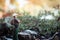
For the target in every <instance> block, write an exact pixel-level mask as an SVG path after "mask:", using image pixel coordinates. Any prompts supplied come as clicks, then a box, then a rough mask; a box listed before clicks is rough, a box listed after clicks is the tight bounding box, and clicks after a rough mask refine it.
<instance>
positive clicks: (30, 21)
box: [18, 11, 60, 34]
mask: <svg viewBox="0 0 60 40" xmlns="http://www.w3.org/2000/svg"><path fill="white" fill-rule="evenodd" d="M43 15H45V16H46V15H53V16H54V13H51V12H48V13H46V12H45V13H40V12H39V14H38V16H37V17H35V16H31V15H29V14H28V12H24V13H23V16H18V19H20V20H21V23H20V24H19V31H21V30H25V29H31V28H32V27H38V28H39V30H40V31H41V32H40V33H42V34H44V33H45V32H50V33H51V32H52V31H53V32H56V31H57V27H59V28H60V25H59V24H60V23H58V21H57V19H58V17H59V16H54V17H55V19H54V20H48V19H45V18H44V19H41V17H42V16H43ZM59 15H60V11H59ZM58 25H59V26H58Z"/></svg>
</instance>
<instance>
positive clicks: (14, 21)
mask: <svg viewBox="0 0 60 40" xmlns="http://www.w3.org/2000/svg"><path fill="white" fill-rule="evenodd" d="M19 22H20V20H18V19H17V17H16V16H15V15H14V16H13V19H12V20H11V25H13V26H14V29H13V40H18V26H19Z"/></svg>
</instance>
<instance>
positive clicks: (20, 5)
mask: <svg viewBox="0 0 60 40" xmlns="http://www.w3.org/2000/svg"><path fill="white" fill-rule="evenodd" d="M16 2H18V4H19V7H20V8H22V7H24V5H26V4H27V3H28V1H27V0H16Z"/></svg>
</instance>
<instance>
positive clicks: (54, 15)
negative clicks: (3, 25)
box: [0, 0, 60, 34]
mask: <svg viewBox="0 0 60 40" xmlns="http://www.w3.org/2000/svg"><path fill="white" fill-rule="evenodd" d="M13 14H18V15H17V17H18V19H20V20H21V23H20V25H19V31H21V30H26V29H30V28H32V27H38V28H39V30H40V31H41V32H40V33H42V34H45V32H46V31H45V30H47V32H49V33H51V32H52V31H53V32H56V31H57V27H59V26H60V23H59V24H58V22H57V19H58V17H60V0H0V22H2V21H3V22H4V20H1V19H5V18H6V17H7V16H10V17H11V16H12V15H13ZM58 25H59V26H58ZM59 28H60V27H59Z"/></svg>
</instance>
